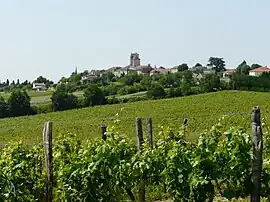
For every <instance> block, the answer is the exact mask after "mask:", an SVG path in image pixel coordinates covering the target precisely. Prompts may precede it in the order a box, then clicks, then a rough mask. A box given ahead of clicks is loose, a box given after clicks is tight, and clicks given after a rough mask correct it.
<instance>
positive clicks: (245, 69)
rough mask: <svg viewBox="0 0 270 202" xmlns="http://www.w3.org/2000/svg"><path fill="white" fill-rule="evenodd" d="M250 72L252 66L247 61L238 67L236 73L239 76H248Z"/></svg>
mask: <svg viewBox="0 0 270 202" xmlns="http://www.w3.org/2000/svg"><path fill="white" fill-rule="evenodd" d="M249 71H250V66H249V65H248V64H247V62H246V61H245V60H244V61H243V62H242V63H241V64H239V65H238V67H237V68H236V72H237V73H238V74H244V75H248V73H249Z"/></svg>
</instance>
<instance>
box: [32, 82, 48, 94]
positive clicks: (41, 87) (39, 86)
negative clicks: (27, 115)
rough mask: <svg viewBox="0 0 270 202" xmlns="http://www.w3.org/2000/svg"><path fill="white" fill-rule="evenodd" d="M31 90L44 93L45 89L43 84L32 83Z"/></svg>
mask: <svg viewBox="0 0 270 202" xmlns="http://www.w3.org/2000/svg"><path fill="white" fill-rule="evenodd" d="M32 89H33V90H35V91H39V92H45V91H46V90H47V87H46V85H45V84H44V83H33V86H32Z"/></svg>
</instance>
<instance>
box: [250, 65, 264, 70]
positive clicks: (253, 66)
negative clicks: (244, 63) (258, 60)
mask: <svg viewBox="0 0 270 202" xmlns="http://www.w3.org/2000/svg"><path fill="white" fill-rule="evenodd" d="M259 67H262V65H259V64H252V65H251V67H250V70H252V69H257V68H259Z"/></svg>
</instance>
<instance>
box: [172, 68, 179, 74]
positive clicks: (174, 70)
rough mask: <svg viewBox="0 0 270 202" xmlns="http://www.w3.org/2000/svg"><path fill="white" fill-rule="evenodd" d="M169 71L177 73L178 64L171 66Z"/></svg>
mask: <svg viewBox="0 0 270 202" xmlns="http://www.w3.org/2000/svg"><path fill="white" fill-rule="evenodd" d="M170 72H171V73H173V74H174V73H177V72H178V66H174V67H173V68H171V69H170Z"/></svg>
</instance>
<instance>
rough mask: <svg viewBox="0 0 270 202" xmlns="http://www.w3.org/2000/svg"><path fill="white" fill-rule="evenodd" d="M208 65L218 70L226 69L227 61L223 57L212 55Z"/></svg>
mask: <svg viewBox="0 0 270 202" xmlns="http://www.w3.org/2000/svg"><path fill="white" fill-rule="evenodd" d="M208 66H211V67H212V68H213V69H214V70H215V71H216V72H221V71H223V70H225V66H226V64H225V61H224V60H223V58H218V57H210V58H209V60H208Z"/></svg>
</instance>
